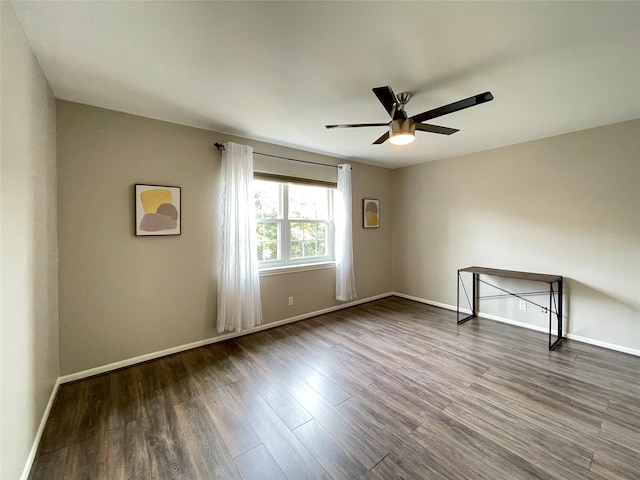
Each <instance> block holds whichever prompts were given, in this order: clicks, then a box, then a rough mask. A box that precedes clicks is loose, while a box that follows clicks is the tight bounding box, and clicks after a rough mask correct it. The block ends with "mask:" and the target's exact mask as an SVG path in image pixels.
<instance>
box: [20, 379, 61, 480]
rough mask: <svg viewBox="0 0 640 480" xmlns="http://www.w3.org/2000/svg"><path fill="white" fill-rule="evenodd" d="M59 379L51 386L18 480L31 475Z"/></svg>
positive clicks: (58, 386) (58, 385)
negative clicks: (49, 394)
mask: <svg viewBox="0 0 640 480" xmlns="http://www.w3.org/2000/svg"><path fill="white" fill-rule="evenodd" d="M60 379H61V377H58V379H57V380H56V383H55V384H54V385H53V391H52V392H51V396H49V402H47V406H46V408H45V409H44V413H43V414H42V420H40V425H39V426H38V431H37V432H36V436H35V438H34V439H33V445H31V451H30V452H29V456H28V457H27V461H26V462H25V464H24V468H23V469H22V475H20V480H27V479H28V478H29V474H30V473H31V467H33V461H34V460H35V458H36V453H37V452H38V447H39V446H40V440H42V434H43V433H44V427H45V425H46V424H47V421H48V420H49V414H50V413H51V409H52V408H53V402H54V401H55V399H56V395H57V394H58V389H59V388H60V384H61V383H62V382H61V381H60Z"/></svg>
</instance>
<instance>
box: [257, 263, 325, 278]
mask: <svg viewBox="0 0 640 480" xmlns="http://www.w3.org/2000/svg"><path fill="white" fill-rule="evenodd" d="M335 266H336V262H335V261H329V262H322V263H308V264H302V265H285V266H282V267H270V268H265V269H263V270H260V272H259V275H260V276H261V277H269V276H271V275H285V274H287V273H298V272H307V271H310V270H323V269H325V268H335Z"/></svg>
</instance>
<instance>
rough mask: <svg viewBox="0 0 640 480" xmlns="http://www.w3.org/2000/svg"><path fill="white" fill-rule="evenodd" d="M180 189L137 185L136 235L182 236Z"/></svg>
mask: <svg viewBox="0 0 640 480" xmlns="http://www.w3.org/2000/svg"><path fill="white" fill-rule="evenodd" d="M180 195H181V188H180V187H167V186H164V185H141V184H136V199H135V200H136V235H137V236H145V235H180V234H181V225H182V213H181V204H180V200H181V198H180Z"/></svg>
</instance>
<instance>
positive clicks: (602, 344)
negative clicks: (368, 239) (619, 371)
mask: <svg viewBox="0 0 640 480" xmlns="http://www.w3.org/2000/svg"><path fill="white" fill-rule="evenodd" d="M393 295H394V296H396V297H401V298H406V299H407V300H413V301H415V302H420V303H425V304H427V305H432V306H434V307H439V308H444V309H446V310H452V311H454V312H455V311H456V307H455V306H453V305H449V304H446V303H440V302H434V301H431V300H427V299H425V298H420V297H414V296H413V295H406V294H404V293H399V292H393ZM460 311H461V312H463V313H465V314H470V313H471V310H469V309H468V308H461V309H460ZM479 316H480V317H482V318H488V319H489V320H495V321H496V322H502V323H508V324H509V325H515V326H517V327H522V328H528V329H529V330H536V331H538V332H543V333H548V332H549V330H547V329H546V328H545V327H540V326H538V325H531V324H530V323H523V322H516V321H515V320H511V319H509V318H504V317H499V316H497V315H491V314H488V313H480V315H479ZM551 333H552V334H553V335H556V334H557V330H551ZM564 336H565V337H566V338H568V339H569V340H575V341H576V342H582V343H588V344H589V345H595V346H596V347H602V348H606V349H609V350H614V351H616V352H622V353H628V354H629V355H635V356H640V350H638V349H635V348H629V347H625V346H622V345H616V344H615V343H607V342H602V341H600V340H595V339H593V338H588V337H582V336H580V335H575V334H573V333H567V332H564Z"/></svg>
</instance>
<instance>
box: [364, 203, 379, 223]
mask: <svg viewBox="0 0 640 480" xmlns="http://www.w3.org/2000/svg"><path fill="white" fill-rule="evenodd" d="M362 226H363V227H364V228H379V227H380V200H376V199H373V198H363V199H362Z"/></svg>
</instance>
